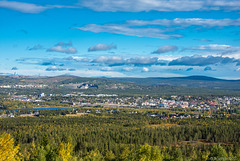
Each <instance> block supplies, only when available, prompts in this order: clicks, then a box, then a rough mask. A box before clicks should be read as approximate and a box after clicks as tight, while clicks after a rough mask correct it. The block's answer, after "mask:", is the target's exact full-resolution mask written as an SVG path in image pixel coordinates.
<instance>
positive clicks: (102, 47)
mask: <svg viewBox="0 0 240 161" xmlns="http://www.w3.org/2000/svg"><path fill="white" fill-rule="evenodd" d="M116 48H117V46H116V45H113V44H110V45H107V44H97V45H95V46H91V47H90V48H88V51H106V50H111V49H116Z"/></svg>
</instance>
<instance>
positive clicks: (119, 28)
mask: <svg viewBox="0 0 240 161" xmlns="http://www.w3.org/2000/svg"><path fill="white" fill-rule="evenodd" d="M151 25H154V26H155V27H152V26H151ZM143 26H144V27H143ZM190 26H192V27H193V28H196V27H198V28H197V29H199V26H200V28H213V27H215V28H216V27H218V28H223V27H228V26H240V18H239V19H202V18H187V19H183V18H175V19H173V20H168V19H158V20H152V21H146V20H128V21H126V22H125V23H124V24H103V25H97V24H87V25H85V26H81V27H73V29H79V30H82V31H91V32H94V33H102V32H106V33H114V34H122V35H128V36H137V37H152V38H161V39H174V38H181V37H183V35H181V34H174V33H173V32H174V31H178V30H183V29H185V28H187V27H190ZM193 28H191V29H193ZM197 40H200V41H209V40H207V39H197ZM101 45H102V46H103V45H104V44H101ZM99 47H100V46H99Z"/></svg>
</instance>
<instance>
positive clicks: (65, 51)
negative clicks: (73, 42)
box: [47, 46, 77, 54]
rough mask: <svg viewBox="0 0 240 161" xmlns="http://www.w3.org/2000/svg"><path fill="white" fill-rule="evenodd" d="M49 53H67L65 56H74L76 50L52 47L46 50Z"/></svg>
mask: <svg viewBox="0 0 240 161" xmlns="http://www.w3.org/2000/svg"><path fill="white" fill-rule="evenodd" d="M47 51H49V52H60V53H67V54H75V53H77V49H75V48H73V47H68V48H63V47H62V46H53V47H51V48H49V49H47Z"/></svg>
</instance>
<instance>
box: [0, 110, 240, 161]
mask: <svg viewBox="0 0 240 161" xmlns="http://www.w3.org/2000/svg"><path fill="white" fill-rule="evenodd" d="M0 133H1V137H0V147H1V149H0V155H1V159H0V160H32V161H34V160H38V161H44V160H46V161H52V160H59V161H61V160H62V161H67V160H87V161H88V160H89V161H90V160H94V161H98V160H119V161H125V160H126V161H127V160H146V161H147V160H164V161H170V160H172V161H175V160H179V161H185V160H189V161H190V160H191V161H202V160H220V159H222V160H239V159H240V144H239V142H240V117H239V116H229V117H226V116H222V117H215V118H206V117H199V118H189V119H168V120H162V119H159V118H153V117H149V116H147V115H143V114H142V113H131V112H129V111H127V110H126V111H120V112H116V113H105V114H103V113H102V114H86V115H81V116H76V117H73V116H71V117H70V116H66V115H65V116H63V115H60V116H53V115H52V116H49V115H46V116H44V115H40V116H39V117H16V118H0Z"/></svg>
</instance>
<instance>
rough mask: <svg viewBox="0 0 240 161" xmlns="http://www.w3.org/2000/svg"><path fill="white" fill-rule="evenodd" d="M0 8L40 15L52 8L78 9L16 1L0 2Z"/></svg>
mask: <svg viewBox="0 0 240 161" xmlns="http://www.w3.org/2000/svg"><path fill="white" fill-rule="evenodd" d="M0 8H7V9H11V10H15V11H19V12H23V13H40V12H43V11H45V10H47V9H52V8H79V7H77V6H62V5H46V6H41V5H36V4H33V3H24V2H17V1H5V0H4V1H0Z"/></svg>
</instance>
